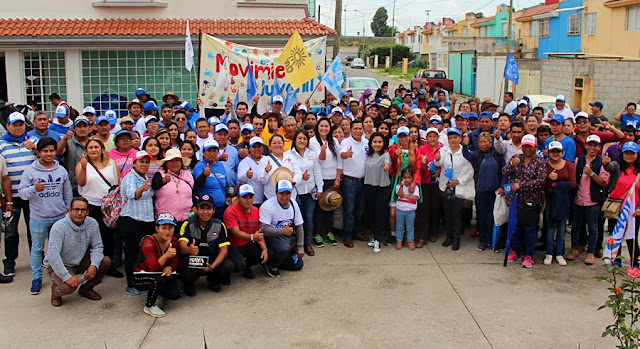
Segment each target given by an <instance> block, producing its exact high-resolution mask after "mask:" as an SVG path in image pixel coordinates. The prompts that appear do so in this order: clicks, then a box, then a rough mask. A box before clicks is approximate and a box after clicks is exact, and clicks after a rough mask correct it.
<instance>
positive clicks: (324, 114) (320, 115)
mask: <svg viewBox="0 0 640 349" xmlns="http://www.w3.org/2000/svg"><path fill="white" fill-rule="evenodd" d="M323 116H327V113H325V112H323V111H321V112H319V113H318V117H319V118H321V117H323Z"/></svg>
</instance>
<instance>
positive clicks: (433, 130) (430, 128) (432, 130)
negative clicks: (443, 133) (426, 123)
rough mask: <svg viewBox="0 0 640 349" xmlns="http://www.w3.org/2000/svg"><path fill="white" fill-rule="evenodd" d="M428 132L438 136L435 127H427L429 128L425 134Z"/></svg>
mask: <svg viewBox="0 0 640 349" xmlns="http://www.w3.org/2000/svg"><path fill="white" fill-rule="evenodd" d="M430 132H435V133H437V134H440V132H438V129H437V128H435V127H429V128H428V129H427V134H429V133H430Z"/></svg>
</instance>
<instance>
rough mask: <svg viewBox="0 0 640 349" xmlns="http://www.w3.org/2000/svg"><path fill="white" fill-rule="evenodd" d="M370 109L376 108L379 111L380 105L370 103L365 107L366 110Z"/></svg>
mask: <svg viewBox="0 0 640 349" xmlns="http://www.w3.org/2000/svg"><path fill="white" fill-rule="evenodd" d="M371 108H376V109H378V110H380V105H379V104H378V103H371V104H369V106H367V110H369V109H371Z"/></svg>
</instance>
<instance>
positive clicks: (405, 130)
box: [396, 126, 411, 136]
mask: <svg viewBox="0 0 640 349" xmlns="http://www.w3.org/2000/svg"><path fill="white" fill-rule="evenodd" d="M396 133H397V134H398V136H399V135H405V136H408V135H409V134H411V131H410V130H409V128H408V127H407V126H400V127H398V131H397V132H396Z"/></svg>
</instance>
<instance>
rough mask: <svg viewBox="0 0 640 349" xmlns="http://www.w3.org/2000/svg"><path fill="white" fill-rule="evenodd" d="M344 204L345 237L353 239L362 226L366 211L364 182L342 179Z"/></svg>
mask: <svg viewBox="0 0 640 349" xmlns="http://www.w3.org/2000/svg"><path fill="white" fill-rule="evenodd" d="M342 206H343V208H344V211H343V215H344V238H345V239H351V238H352V237H353V233H354V231H355V232H356V233H358V232H359V230H360V229H361V228H362V214H363V213H364V182H362V181H358V180H353V179H349V178H345V179H344V180H343V181H342Z"/></svg>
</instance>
